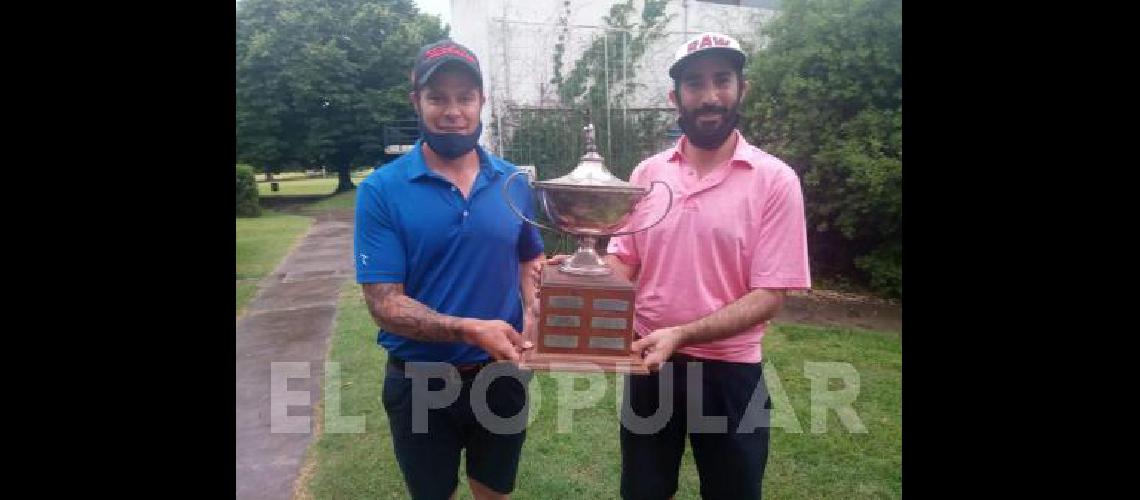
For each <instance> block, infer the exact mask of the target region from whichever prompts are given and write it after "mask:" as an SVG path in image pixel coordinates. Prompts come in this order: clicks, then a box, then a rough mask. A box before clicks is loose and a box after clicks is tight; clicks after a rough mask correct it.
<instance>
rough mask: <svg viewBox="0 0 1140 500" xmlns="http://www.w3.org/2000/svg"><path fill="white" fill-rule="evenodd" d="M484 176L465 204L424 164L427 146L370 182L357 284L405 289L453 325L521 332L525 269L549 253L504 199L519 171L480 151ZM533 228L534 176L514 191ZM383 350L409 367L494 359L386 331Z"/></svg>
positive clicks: (359, 210)
mask: <svg viewBox="0 0 1140 500" xmlns="http://www.w3.org/2000/svg"><path fill="white" fill-rule="evenodd" d="M476 150H477V152H478V154H479V173H478V175H476V177H475V182H474V184H473V185H472V188H471V193H470V195H469V196H468V197H467V198H466V199H464V198H463V193H462V192H461V191H459V189H458V188H456V187H455V186H454V185H453V184H452V183H451V182H450V181H448V180H447V179H445V178H443V176H441V175H439V174H438V173H436V172H434V171H432V170H431V169H429V168H428V166H427V164H426V163H425V162H424V156H423V151H422V150H421V142H419V141H417V142H416V145H415V147H414V148H413V149H412V150H411V151H409V152H407V153H405V154H404V155H403V156H401V157H400V158H399V159H397V160H395V161H393V162H391V163H389V164H387V165H385V166H384V167H381V168H379V169H377V170H376V171H375V172H373V173H372V174H371V175H369V176H368V177H367V178H366V179H365V180H364V181H363V182H361V183H360V186H358V187H357V194H356V223H355V225H356V230H355V231H356V232H355V241H354V251H353V254H354V256H355V261H356V281H357V282H358V283H403V284H404V293H406V294H407V295H408V296H409V297H411V298H413V299H415V300H418V301H419V302H421V303H423V304H424V305H426V306H427V307H430V308H431V309H432V310H435V311H437V312H440V313H442V314H447V315H450V316H460V317H467V318H478V319H501V320H503V321H506V322H508V323H510V324H511V325H512V326H514V328H515V330H518V331H520V332H521V331H522V327H523V325H522V312H523V311H522V302H521V300H522V297H521V295H520V291H519V262H520V261H527V260H531V259H533V258H535V257H537V256H538V255H539V254H541V253H542V238H541V237H540V236H539V233H538V230H537V229H536V228H534V227H533V226H531V225H529V224H527V223H526V222H524V221H523V220H522V219H519V217H518V216H517V215H515V214H514V212H512V211H511V209H510V208H509V207H508V206H507V203H506V200H505V199H504V197H503V183H504V182H505V181H506V180H507V176H508V175H510V174H511V173H514V172H516V171H518V168H517V167H515V166H514V165H512V164H510V163H508V162H506V161H505V160H503V159H501V158H497V157H495V156H493V155H490V154H488V153H487V152H486V151H484V150H483V148H482V147H479V146H476ZM509 195H510V197H511V200H512V201H513V202H514V204H515V206H516V207H517V208H518V209H519V210H520V211H521V212H522V213H524V214H526V216H527V217H529V218H531V219H532V220H533V219H534V211H535V210H534V200H533V195H532V192H531V189H530V186H529V185H528V184H527V182H526V176H525V175H520V176H516V177H515V178H514V179H513V180H512V181H511V185H510V189H509ZM377 343H379V344H380V345H381V346H383V347H384V348H385V349H387V350H388V353H389V355H391V356H395V357H398V358H400V359H403V360H405V361H443V362H450V363H473V362H480V361H485V360H488V359H490V356H489V355H488V354H487V352H486V351H484V350H483V349H481V348H479V347H476V346H474V345H471V344H467V343H463V342H421V341H417V340H412V339H409V338H406V337H403V336H401V335H400V334H398V333H395V332H389V331H386V330H384V329H383V328H381V329H380V331H379V333H378V334H377Z"/></svg>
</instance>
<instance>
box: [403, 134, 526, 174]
mask: <svg viewBox="0 0 1140 500" xmlns="http://www.w3.org/2000/svg"><path fill="white" fill-rule="evenodd" d="M475 153H476V154H478V155H479V172H480V173H482V174H483V175H486V176H487V177H488V178H489V179H490V178H494V177H497V176H499V175H501V174H505V173H506V167H504V166H503V164H502V162H501V161H497V159H496V158H493V157H492V156H491V155H490V154H488V153H487V151H486V150H485V149H483V146H480V145H478V144H476V145H475ZM404 154H409V155H414V156H412V162H411V164H410V165H408V180H416V179H419V178H422V177H438V176H439V174H435V173H433V172H432V171H431V169H430V168H428V166H427V161H425V160H424V152H423V138H420V139H417V140H416V144H415V146H414V147H413V148H412V150H411V151H408V152H407V153H404Z"/></svg>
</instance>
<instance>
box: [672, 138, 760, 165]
mask: <svg viewBox="0 0 1140 500" xmlns="http://www.w3.org/2000/svg"><path fill="white" fill-rule="evenodd" d="M732 133H733V134H736V148H735V149H733V150H732V158H729V161H730V162H731V163H732V164H733V165H743V166H747V167H748V168H756V161H757V159H756V157H755V156H754V155H753V154H752V151H750V150H749V147H748V146H749V144H748V141H747V140H745V139H744V134H741V133H740V131H739V130H733V131H732ZM688 140H689V139H688V137H685V136H684V135H682V136H681V138H680V139H677V144H675V145H674V146H673V148H672V149H670V150H666V161H669V162H675V163H677V164H678V165H680V163H681V160H682V159H683V158H684V157H685V155H683V154H681V147H682V146H683V145H684V144H685V143H686V142H687V141H688Z"/></svg>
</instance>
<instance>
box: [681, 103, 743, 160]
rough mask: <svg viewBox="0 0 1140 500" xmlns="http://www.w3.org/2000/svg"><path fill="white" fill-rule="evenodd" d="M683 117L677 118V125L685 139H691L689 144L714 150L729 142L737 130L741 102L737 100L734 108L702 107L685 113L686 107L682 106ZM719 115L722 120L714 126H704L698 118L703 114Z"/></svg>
mask: <svg viewBox="0 0 1140 500" xmlns="http://www.w3.org/2000/svg"><path fill="white" fill-rule="evenodd" d="M680 107H681V116H678V117H677V125H678V126H680V127H681V132H684V134H685V137H687V138H688V139H689V143H690V144H692V145H694V146H696V147H698V148H701V149H708V150H713V149H716V148H718V147H720V145H721V144H724V141H726V140H728V136H729V135H731V134H732V131H733V130H735V129H736V124H737V123H739V122H740V101H739V100H737V102H736V104H734V105H733V106H732V108H726V107H724V106H702V107H700V108H697V109H695V110H691V111H685V107H684V105H681V106H680ZM710 113H717V114H719V115H720V120H718V121H717V125H714V126H711V127H709V126H707V125H706V126H702V125H701V124H700V123H699V121H698V120H697V117H698V116H699V115H702V114H710Z"/></svg>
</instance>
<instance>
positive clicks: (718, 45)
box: [669, 31, 744, 80]
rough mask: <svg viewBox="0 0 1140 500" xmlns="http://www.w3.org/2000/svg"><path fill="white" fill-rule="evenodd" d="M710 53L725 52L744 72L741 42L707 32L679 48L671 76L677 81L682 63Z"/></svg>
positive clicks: (670, 72) (671, 68) (721, 34)
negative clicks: (698, 55)
mask: <svg viewBox="0 0 1140 500" xmlns="http://www.w3.org/2000/svg"><path fill="white" fill-rule="evenodd" d="M709 51H713V52H723V53H724V54H725V55H727V56H728V57H729V59H731V60H732V62H733V64H735V65H736V67H737V69H740V70H742V71H743V70H744V51H743V50H741V48H740V42H738V41H736V39H735V38H733V37H731V36H728V35H725V34H723V33H714V32H711V31H707V32H704V33H701V34H699V35H697V36H695V37H693V38H690V39H689V41H687V42H685V43H684V44H682V45H681V46H680V47H678V48H677V53H676V54H674V55H673V65H672V66H669V76H671V77H673V79H674V80H676V79H677V77H678V76H680V73H681V66H682V63H684V62H685V61H688V60H689V59H692V57H693V56H695V55H697V54H702V53H706V52H709Z"/></svg>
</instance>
